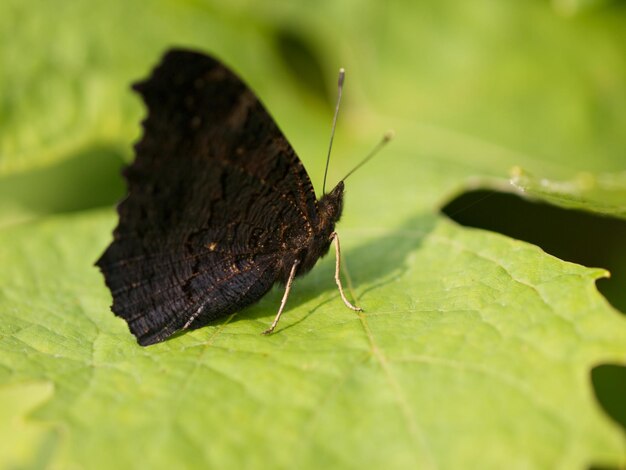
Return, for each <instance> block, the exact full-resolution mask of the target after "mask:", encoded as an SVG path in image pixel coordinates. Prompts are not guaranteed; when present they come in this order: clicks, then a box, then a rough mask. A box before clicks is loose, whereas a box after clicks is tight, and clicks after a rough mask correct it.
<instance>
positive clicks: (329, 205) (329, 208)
mask: <svg viewBox="0 0 626 470" xmlns="http://www.w3.org/2000/svg"><path fill="white" fill-rule="evenodd" d="M343 188H344V185H343V181H340V182H339V183H337V186H335V187H334V188H333V190H332V191H331V192H329V193H328V194H324V195H323V196H322V197H321V198H320V200H319V203H318V204H319V212H320V215H321V219H322V224H330V225H332V226H333V228H334V225H335V222H337V221H338V220H339V218H340V217H341V211H342V210H343Z"/></svg>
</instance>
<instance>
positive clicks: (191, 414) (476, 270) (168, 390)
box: [0, 211, 626, 468]
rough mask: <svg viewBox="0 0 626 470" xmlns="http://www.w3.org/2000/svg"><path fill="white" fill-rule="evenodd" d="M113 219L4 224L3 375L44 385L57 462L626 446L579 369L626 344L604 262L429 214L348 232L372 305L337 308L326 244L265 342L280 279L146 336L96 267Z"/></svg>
mask: <svg viewBox="0 0 626 470" xmlns="http://www.w3.org/2000/svg"><path fill="white" fill-rule="evenodd" d="M113 222H114V220H113V217H112V216H111V214H110V213H109V212H108V211H107V212H105V213H101V212H98V213H94V214H92V215H83V216H73V217H69V216H65V217H59V218H56V219H53V220H50V221H47V222H42V223H40V224H38V225H36V226H35V227H30V226H21V227H16V228H13V229H9V230H5V231H4V232H3V233H2V234H0V247H1V248H0V262H1V263H2V266H4V268H3V270H2V272H1V274H0V285H1V286H2V291H1V300H0V308H1V309H2V311H3V312H4V313H3V322H2V333H3V336H2V340H1V341H0V348H1V349H2V354H0V358H1V363H0V364H1V369H0V370H3V371H5V372H4V379H3V380H4V381H9V383H13V384H15V383H17V384H19V383H22V382H23V381H33V380H36V381H38V382H44V383H52V384H53V385H54V394H53V396H51V397H50V399H49V401H48V402H47V403H46V405H45V406H44V407H42V408H41V409H39V410H38V411H37V413H36V414H35V415H34V416H33V417H31V418H30V419H31V420H32V419H36V420H37V421H45V422H47V423H51V424H52V425H53V427H55V428H56V429H59V430H60V429H64V433H63V443H62V445H60V446H59V449H57V452H55V453H54V454H53V455H52V457H51V460H50V462H49V463H50V464H51V465H54V466H61V467H63V466H68V465H78V466H89V467H91V468H93V467H94V466H98V465H97V462H101V463H102V465H105V466H106V467H110V465H112V464H116V465H121V466H127V467H128V466H131V467H136V466H159V467H163V468H165V467H169V466H182V467H187V466H193V465H200V464H201V463H202V465H207V466H210V467H221V468H223V467H229V466H237V467H241V466H251V467H262V466H266V465H267V463H268V462H273V464H274V465H278V466H297V467H305V468H309V467H315V466H317V465H318V464H319V462H325V463H326V464H328V465H331V466H344V465H349V466H355V467H357V466H380V465H383V464H384V465H388V466H390V467H393V468H406V467H407V466H413V467H415V466H417V467H444V468H454V467H458V466H459V465H461V464H463V465H465V466H469V467H476V466H483V467H484V466H492V467H497V466H501V465H506V464H507V463H510V462H516V463H519V465H520V466H524V465H525V466H528V467H532V468H551V467H552V468H553V467H555V466H557V464H558V465H562V466H563V467H564V468H573V467H580V466H582V465H583V464H585V463H589V462H592V461H593V462H598V461H600V462H602V461H608V462H616V461H619V460H620V458H621V457H622V456H623V438H622V436H621V434H620V432H619V431H618V430H617V429H616V428H615V426H614V425H612V424H611V423H610V422H609V421H608V419H607V418H606V417H604V416H603V415H602V414H601V413H600V412H599V410H598V407H597V404H596V403H595V400H594V398H593V393H592V389H591V385H590V382H589V370H590V368H591V366H592V365H594V364H597V363H599V362H600V361H608V360H619V359H621V358H623V357H624V354H626V328H625V325H624V319H623V318H622V317H620V316H619V315H618V314H617V313H616V312H615V311H613V310H612V309H611V307H610V306H608V305H607V303H606V302H605V301H604V299H603V298H602V297H601V296H600V295H598V293H597V291H596V289H595V286H594V280H595V279H597V278H598V277H599V276H602V275H603V272H602V271H601V270H597V269H596V270H593V269H587V268H584V267H581V266H577V265H573V264H568V263H564V262H562V261H559V260H557V259H555V258H552V257H549V256H546V255H545V254H544V253H543V252H541V250H539V249H537V248H535V247H533V246H531V245H528V244H525V243H521V242H517V241H513V240H510V239H507V238H505V237H502V236H498V235H492V234H486V233H484V232H482V231H478V230H466V229H462V228H459V227H457V226H455V225H453V224H450V223H449V222H446V221H444V220H441V219H438V218H433V217H430V216H423V217H420V218H417V219H416V220H410V221H407V223H406V224H405V225H404V226H402V227H399V228H398V229H397V230H392V231H391V232H389V233H386V234H385V235H384V236H371V235H369V236H368V234H367V232H366V231H365V232H363V231H361V230H359V229H352V230H345V231H344V232H343V242H344V246H345V247H347V249H346V254H345V256H346V259H347V260H348V262H349V263H350V275H351V280H352V285H354V286H355V289H354V290H353V294H354V295H355V296H356V298H357V299H358V301H359V303H360V304H361V305H363V306H364V307H365V309H366V311H365V313H362V314H356V313H354V312H351V311H349V310H347V309H345V308H344V307H343V306H342V304H341V301H340V299H339V298H338V294H337V292H336V290H335V289H334V286H333V281H332V260H330V259H327V260H325V261H324V262H323V263H322V264H321V266H319V267H318V268H316V270H315V271H314V272H313V273H312V275H310V276H308V277H306V278H304V279H302V281H300V282H298V283H297V284H296V287H295V289H294V292H293V294H292V296H291V298H290V304H289V305H290V308H289V310H288V312H287V315H286V317H285V319H284V321H283V322H282V323H281V325H280V328H279V331H278V332H277V333H276V334H274V335H272V336H270V337H264V336H262V335H261V334H260V332H261V331H262V330H263V329H264V328H265V327H266V326H267V325H268V323H269V322H270V321H271V318H272V316H273V313H274V311H275V307H276V305H277V304H278V301H279V298H280V295H281V292H280V290H278V289H277V290H275V291H273V292H272V293H271V294H270V295H268V296H267V297H265V298H264V299H263V300H262V301H261V302H260V304H258V305H257V306H255V307H252V308H250V309H247V310H246V311H244V312H243V313H242V314H241V315H239V316H237V317H235V318H230V319H227V320H225V321H224V322H220V323H218V324H215V325H212V326H209V327H207V328H203V329H201V330H198V331H195V332H192V333H188V334H185V335H182V336H180V337H178V338H175V339H173V340H171V341H168V342H166V343H163V344H159V345H157V346H154V347H150V348H141V347H140V346H137V345H136V344H135V341H134V338H133V337H132V336H131V335H130V334H129V333H128V330H127V327H126V325H125V323H124V322H123V321H122V320H120V319H117V318H115V317H114V316H113V315H111V314H109V313H108V304H109V302H110V298H109V294H108V292H107V291H106V289H105V287H104V286H103V284H102V280H101V278H100V275H99V273H98V272H97V271H96V269H95V268H94V267H93V266H91V263H90V261H91V260H93V259H95V258H96V257H97V256H98V254H99V252H100V249H101V247H102V246H103V245H104V244H105V243H106V242H107V240H108V238H109V235H108V233H109V230H110V229H111V226H112V225H113ZM26 266H27V267H28V268H27V269H25V267H26ZM564 292H567V293H568V295H566V296H564V295H563V293H564ZM372 442H376V445H375V446H374V445H372ZM485 442H489V449H486V450H485V451H484V452H480V453H477V452H476V451H475V449H476V448H477V447H478V446H481V445H482V443H485ZM112 448H114V449H116V452H115V454H114V455H112V454H111V451H110V449H112ZM138 448H139V449H142V452H141V453H138V452H136V449H138ZM61 449H63V450H61Z"/></svg>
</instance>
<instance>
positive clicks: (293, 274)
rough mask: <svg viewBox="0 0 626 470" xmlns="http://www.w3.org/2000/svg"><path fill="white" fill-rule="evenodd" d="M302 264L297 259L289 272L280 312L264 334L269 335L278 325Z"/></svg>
mask: <svg viewBox="0 0 626 470" xmlns="http://www.w3.org/2000/svg"><path fill="white" fill-rule="evenodd" d="M299 264H300V261H299V260H296V261H295V262H294V263H293V266H292V267H291V271H290V272H289V279H287V285H286V286H285V293H284V294H283V299H282V300H281V301H280V308H279V309H278V313H277V314H276V317H275V318H274V321H273V322H272V326H270V327H269V328H268V329H267V330H265V331H264V332H263V334H264V335H269V334H270V333H271V332H272V331H274V328H276V325H278V320H280V316H281V315H282V314H283V310H284V308H285V304H286V303H287V298H288V297H289V292H290V291H291V284H292V283H293V278H294V277H296V269H297V268H298V265H299Z"/></svg>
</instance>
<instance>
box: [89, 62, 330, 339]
mask: <svg viewBox="0 0 626 470" xmlns="http://www.w3.org/2000/svg"><path fill="white" fill-rule="evenodd" d="M134 88H135V89H136V90H137V91H138V92H139V93H140V94H141V96H142V97H143V99H144V101H145V102H146V105H147V107H148V117H147V119H146V120H145V121H144V135H143V137H142V139H141V141H140V142H139V143H138V144H137V145H136V158H135V161H134V162H133V163H132V165H130V166H129V167H128V168H127V169H126V170H125V176H126V179H127V181H128V189H129V192H128V196H127V198H126V199H125V200H124V201H123V202H122V203H121V204H120V206H119V208H118V211H119V215H120V221H119V225H118V226H117V228H116V229H115V232H114V241H113V243H112V244H111V245H110V246H109V248H108V249H107V250H106V251H105V253H104V254H103V255H102V257H101V258H100V259H99V260H98V263H97V264H98V266H99V267H100V268H101V269H102V271H103V273H104V275H105V278H106V282H107V285H108V286H109V287H110V289H111V291H112V293H113V311H114V312H115V313H116V314H117V315H119V316H120V317H122V318H124V319H126V320H127V321H128V323H129V326H130V329H131V331H132V332H133V334H134V335H135V336H136V337H137V338H138V341H139V342H140V344H143V345H146V344H152V343H155V342H158V341H161V340H163V339H165V338H167V337H168V336H170V335H171V334H173V333H174V332H176V331H177V330H180V329H181V328H185V327H191V328H195V327H198V326H202V325H203V324H205V323H207V322H208V321H210V320H213V319H216V318H219V317H221V316H224V315H227V314H229V313H233V312H236V311H237V310H239V309H241V308H242V307H244V306H246V305H249V304H251V303H253V302H255V301H256V300H258V299H259V298H260V297H261V296H263V294H265V293H266V292H267V291H268V290H269V289H270V287H271V286H272V284H273V283H274V282H276V280H277V279H278V277H279V276H280V275H281V272H284V267H283V266H281V260H282V259H283V255H284V253H285V251H288V250H291V249H294V250H295V249H296V245H297V243H295V240H297V239H301V238H302V237H306V236H307V234H311V233H312V232H313V231H314V230H315V227H316V226H317V224H318V213H317V202H316V199H315V194H314V191H313V187H312V185H311V182H310V180H309V177H308V175H307V173H306V171H305V169H304V167H303V165H302V163H301V162H300V160H299V159H298V157H297V156H296V154H295V153H294V151H293V149H292V148H291V146H290V145H289V143H288V142H287V140H286V139H285V137H284V136H283V134H282V133H281V132H280V130H279V129H278V127H277V126H276V124H275V123H274V121H273V120H272V118H271V117H270V116H269V114H268V113H267V111H266V110H265V109H264V107H263V105H262V104H261V103H260V101H259V100H258V99H257V98H256V97H255V95H254V94H253V93H252V91H250V89H249V88H248V87H247V86H246V85H245V84H244V83H243V82H242V81H241V80H240V79H239V78H238V77H237V76H235V75H234V74H233V73H232V72H231V71H229V70H228V69H227V68H226V67H224V66H223V65H222V64H221V63H219V62H217V61H215V60H214V59H212V58H210V57H208V56H206V55H204V54H200V53H195V52H192V51H185V50H172V51H170V52H168V53H167V54H166V55H165V57H164V58H163V60H162V62H161V64H160V65H159V66H158V67H157V68H156V69H155V70H154V72H153V74H152V76H151V77H150V78H148V79H147V80H146V81H144V82H141V83H139V84H137V85H135V87H134ZM281 270H282V271H281Z"/></svg>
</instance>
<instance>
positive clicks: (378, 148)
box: [341, 130, 395, 181]
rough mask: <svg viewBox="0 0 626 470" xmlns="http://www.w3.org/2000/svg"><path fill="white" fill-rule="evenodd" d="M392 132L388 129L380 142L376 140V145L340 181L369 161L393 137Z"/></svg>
mask: <svg viewBox="0 0 626 470" xmlns="http://www.w3.org/2000/svg"><path fill="white" fill-rule="evenodd" d="M394 135H395V134H394V132H393V131H391V130H389V131H387V132H385V134H384V135H383V138H382V139H380V142H378V144H376V147H374V148H373V149H372V150H371V151H370V153H368V154H367V156H366V157H365V158H364V159H363V160H361V163H359V164H358V165H357V166H355V167H354V168H352V170H350V171H349V172H348V174H347V175H346V176H344V177H343V179H342V180H341V181H345V180H346V178H348V176H350V175H351V174H352V173H354V172H355V171H356V170H358V169H359V168H361V167H362V166H363V165H365V164H366V163H367V162H368V161H370V160H371V159H372V157H374V155H376V154H377V153H378V152H379V151H380V149H382V148H383V147H384V146H385V145H387V143H388V142H389V141H390V140H391V139H393V136H394Z"/></svg>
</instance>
